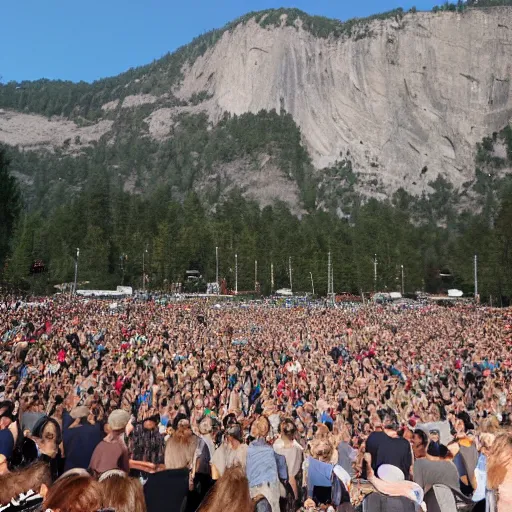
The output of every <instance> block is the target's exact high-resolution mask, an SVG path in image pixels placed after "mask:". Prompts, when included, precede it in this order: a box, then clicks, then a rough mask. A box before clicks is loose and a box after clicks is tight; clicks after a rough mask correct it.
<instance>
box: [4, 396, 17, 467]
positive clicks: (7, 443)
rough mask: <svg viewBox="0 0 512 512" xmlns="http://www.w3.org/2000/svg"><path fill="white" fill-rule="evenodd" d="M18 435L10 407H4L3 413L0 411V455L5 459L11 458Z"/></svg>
mask: <svg viewBox="0 0 512 512" xmlns="http://www.w3.org/2000/svg"><path fill="white" fill-rule="evenodd" d="M18 435H19V430H18V424H17V422H16V421H15V419H14V416H13V414H12V407H11V406H10V405H5V406H4V408H3V412H2V411H1V410H0V455H4V456H5V457H6V458H7V459H10V458H11V457H12V455H13V452H14V446H15V445H16V442H17V441H18Z"/></svg>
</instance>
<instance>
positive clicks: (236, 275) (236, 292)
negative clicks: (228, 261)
mask: <svg viewBox="0 0 512 512" xmlns="http://www.w3.org/2000/svg"><path fill="white" fill-rule="evenodd" d="M235 295H238V254H235Z"/></svg>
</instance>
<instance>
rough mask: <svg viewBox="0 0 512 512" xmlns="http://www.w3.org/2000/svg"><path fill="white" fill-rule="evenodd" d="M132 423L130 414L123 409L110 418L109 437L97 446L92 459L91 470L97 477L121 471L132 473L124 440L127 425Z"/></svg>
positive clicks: (112, 414) (117, 410) (116, 411)
mask: <svg viewBox="0 0 512 512" xmlns="http://www.w3.org/2000/svg"><path fill="white" fill-rule="evenodd" d="M129 421H130V414H129V413H127V412H126V411H123V410H122V409H116V410H115V411H112V412H111V413H110V416H109V417H108V430H109V433H108V435H107V437H106V438H105V439H104V440H103V441H101V442H100V443H99V444H98V446H96V448H95V450H94V453H93V454H92V457H91V463H90V465H89V469H90V470H91V472H92V473H93V474H95V475H97V476H101V475H102V474H103V473H105V472H106V471H111V470H113V469H120V470H121V471H125V472H126V473H128V472H129V471H130V457H129V454H128V448H127V447H126V444H125V442H124V439H123V435H124V432H125V429H126V425H128V422H129Z"/></svg>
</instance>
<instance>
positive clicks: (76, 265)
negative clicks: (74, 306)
mask: <svg viewBox="0 0 512 512" xmlns="http://www.w3.org/2000/svg"><path fill="white" fill-rule="evenodd" d="M79 256H80V248H79V247H77V248H76V258H75V284H74V286H73V295H76V280H77V278H78V257H79Z"/></svg>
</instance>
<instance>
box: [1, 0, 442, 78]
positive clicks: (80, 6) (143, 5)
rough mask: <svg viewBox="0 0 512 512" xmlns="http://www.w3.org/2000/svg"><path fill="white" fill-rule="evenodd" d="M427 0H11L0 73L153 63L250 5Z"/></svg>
mask: <svg viewBox="0 0 512 512" xmlns="http://www.w3.org/2000/svg"><path fill="white" fill-rule="evenodd" d="M435 3H436V2H435V1H425V0H418V1H416V2H415V1H413V0H403V2H402V3H400V0H397V1H394V0H381V1H377V0H359V1H356V2H352V1H350V2H349V1H347V0H294V1H287V0H278V1H272V0H188V1H187V0H185V1H180V2H176V1H170V0H167V1H165V0H11V1H8V0H5V1H4V2H2V4H3V5H2V8H1V18H2V22H1V31H0V45H1V46H0V77H1V80H2V81H3V82H7V81H10V80H17V81H21V80H36V79H38V78H52V79H63V80H73V81H79V80H86V81H93V80H96V79H98V78H101V77H105V76H111V75H116V74H118V73H120V72H121V71H125V70H126V69H128V68H130V67H134V66H139V65H142V64H147V63H149V62H151V61H152V60H154V59H156V58H158V57H161V56H162V55H164V54H165V53H167V52H168V51H172V50H174V49H176V48H177V47H179V46H181V45H183V44H186V43H188V42H190V40H191V39H192V38H193V37H195V36H197V35H199V34H201V33H203V32H205V31H207V30H210V29H212V28H218V27H222V26H223V25H225V24H226V23H227V22H229V21H231V20H233V19H234V18H237V17H238V16H241V15H242V14H245V13H247V12H249V11H256V10H262V9H268V8H271V7H298V8H299V9H302V10H304V11H306V12H309V13H311V14H320V15H323V16H328V17H332V18H337V19H341V20H346V19H349V18H353V17H362V16H368V15H370V14H375V13H377V12H383V11H387V10H389V9H393V8H395V7H403V8H404V9H409V8H410V7H411V6H413V5H415V6H416V7H417V9H418V10H430V9H431V8H432V6H433V5H434V4H435ZM441 3H442V2H441Z"/></svg>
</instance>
